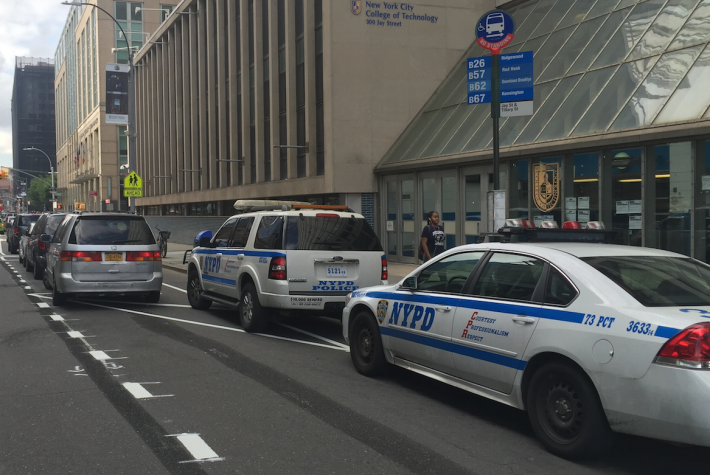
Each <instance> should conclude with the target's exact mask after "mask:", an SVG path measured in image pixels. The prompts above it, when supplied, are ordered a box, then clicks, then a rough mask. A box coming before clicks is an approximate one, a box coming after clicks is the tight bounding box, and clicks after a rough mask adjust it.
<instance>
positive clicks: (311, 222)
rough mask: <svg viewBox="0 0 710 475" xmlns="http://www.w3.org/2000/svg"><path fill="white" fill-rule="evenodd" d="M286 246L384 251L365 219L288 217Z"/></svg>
mask: <svg viewBox="0 0 710 475" xmlns="http://www.w3.org/2000/svg"><path fill="white" fill-rule="evenodd" d="M285 241H286V243H285V244H286V249H298V250H306V251H380V252H381V251H382V245H381V244H380V240H379V239H377V235H376V234H375V231H373V230H372V228H371V227H370V225H369V224H368V222H367V221H365V219H363V218H330V217H323V216H289V217H288V221H287V223H286V239H285Z"/></svg>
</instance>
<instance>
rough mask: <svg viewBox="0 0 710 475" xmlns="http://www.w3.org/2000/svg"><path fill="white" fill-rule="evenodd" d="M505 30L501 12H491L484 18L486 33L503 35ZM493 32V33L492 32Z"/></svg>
mask: <svg viewBox="0 0 710 475" xmlns="http://www.w3.org/2000/svg"><path fill="white" fill-rule="evenodd" d="M504 31H505V17H504V16H503V14H502V13H491V14H490V15H488V17H487V18H486V35H488V36H503V35H504V33H503V32H504ZM494 33H495V34H494Z"/></svg>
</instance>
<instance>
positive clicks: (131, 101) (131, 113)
mask: <svg viewBox="0 0 710 475" xmlns="http://www.w3.org/2000/svg"><path fill="white" fill-rule="evenodd" d="M62 5H70V6H76V7H80V6H88V7H93V8H98V9H99V10H101V11H102V12H104V13H105V14H106V15H108V17H109V18H111V19H112V20H113V22H114V23H115V24H116V25H117V26H118V28H119V30H121V33H122V34H123V38H125V40H126V46H127V47H128V134H127V135H128V168H129V171H135V170H136V131H135V127H136V121H135V113H136V112H135V109H136V104H135V80H134V73H135V70H134V68H133V48H132V47H131V40H130V39H129V38H128V35H126V32H125V31H123V27H121V24H120V23H119V22H118V20H116V19H115V18H114V17H113V15H111V14H110V13H109V12H107V11H106V10H105V9H103V8H101V7H100V6H98V5H94V4H93V3H83V2H62ZM129 199H130V202H131V213H134V214H135V212H136V199H135V198H129Z"/></svg>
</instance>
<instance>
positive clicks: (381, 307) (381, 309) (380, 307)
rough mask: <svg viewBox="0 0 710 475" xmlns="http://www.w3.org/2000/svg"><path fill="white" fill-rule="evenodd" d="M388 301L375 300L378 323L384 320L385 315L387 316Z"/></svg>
mask: <svg viewBox="0 0 710 475" xmlns="http://www.w3.org/2000/svg"><path fill="white" fill-rule="evenodd" d="M388 304H389V303H388V302H387V300H380V301H379V302H377V320H379V321H380V323H382V322H384V321H385V317H386V316H387V305H388Z"/></svg>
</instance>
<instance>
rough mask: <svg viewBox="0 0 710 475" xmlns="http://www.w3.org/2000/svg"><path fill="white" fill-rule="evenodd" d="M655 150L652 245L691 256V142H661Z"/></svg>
mask: <svg viewBox="0 0 710 475" xmlns="http://www.w3.org/2000/svg"><path fill="white" fill-rule="evenodd" d="M654 150H655V156H656V160H655V164H656V168H655V173H654V174H655V188H656V199H655V200H654V203H655V224H656V225H655V229H654V230H653V231H651V232H655V236H653V238H652V239H651V240H650V241H651V247H656V248H658V249H664V250H666V251H672V252H677V253H679V254H685V255H686V256H689V255H690V197H691V191H692V189H691V185H692V182H693V180H692V166H691V165H692V155H693V154H692V144H691V142H679V143H672V144H667V145H659V146H656V147H654ZM648 162H649V161H648V160H647V163H648ZM651 166H652V165H651Z"/></svg>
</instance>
